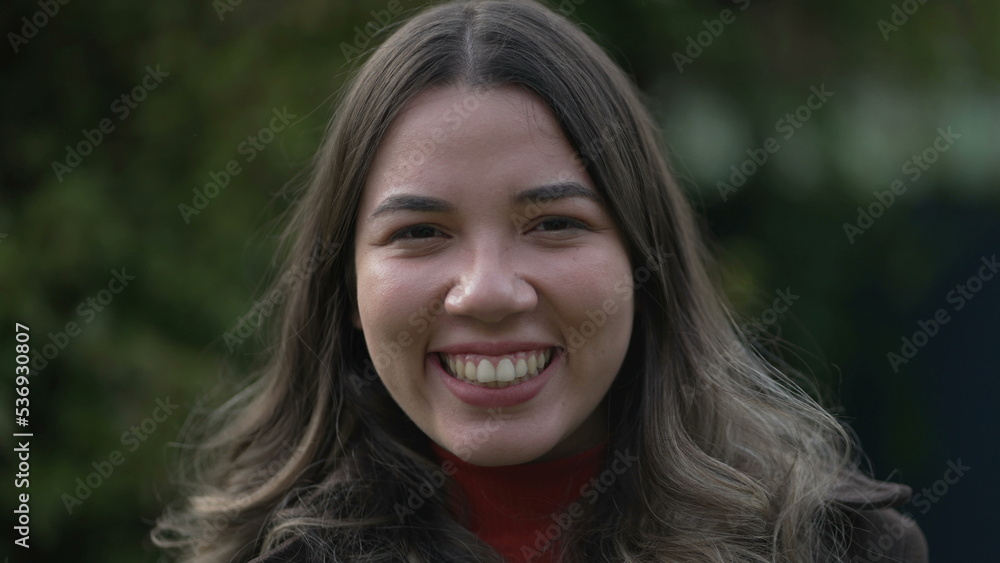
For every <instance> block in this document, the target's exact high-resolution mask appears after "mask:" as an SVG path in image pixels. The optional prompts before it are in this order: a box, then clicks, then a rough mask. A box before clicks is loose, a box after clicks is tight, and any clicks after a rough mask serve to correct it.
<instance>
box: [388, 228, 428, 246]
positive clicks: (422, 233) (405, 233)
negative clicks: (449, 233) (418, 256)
mask: <svg viewBox="0 0 1000 563" xmlns="http://www.w3.org/2000/svg"><path fill="white" fill-rule="evenodd" d="M440 232H441V231H440V230H439V229H438V228H437V227H432V226H430V225H411V226H409V227H405V228H402V229H400V230H398V231H396V232H395V233H393V235H392V237H390V238H389V241H390V242H392V241H396V240H414V239H424V238H432V237H434V236H436V235H437V234H439V233H440Z"/></svg>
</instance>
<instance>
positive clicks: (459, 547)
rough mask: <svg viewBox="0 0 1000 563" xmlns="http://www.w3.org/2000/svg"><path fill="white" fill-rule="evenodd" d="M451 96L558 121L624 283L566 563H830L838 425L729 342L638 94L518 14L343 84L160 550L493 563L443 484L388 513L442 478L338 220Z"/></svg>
mask: <svg viewBox="0 0 1000 563" xmlns="http://www.w3.org/2000/svg"><path fill="white" fill-rule="evenodd" d="M454 84H461V85H465V86H468V87H470V88H472V89H476V88H489V87H494V86H498V85H506V84H515V85H519V86H521V87H524V88H527V89H529V90H531V91H532V92H534V93H535V94H537V95H538V96H540V97H541V98H542V99H543V100H544V101H545V102H546V103H547V104H548V105H549V106H550V107H551V109H552V111H553V113H554V115H555V116H556V119H557V120H558V122H559V124H560V126H561V127H562V130H563V132H564V134H565V135H566V137H567V139H569V141H570V143H571V144H572V145H573V146H574V148H575V149H576V150H577V152H578V155H579V158H580V165H581V166H585V167H586V171H587V173H589V175H590V177H591V178H592V179H593V181H594V184H595V185H596V186H597V188H598V189H599V190H600V191H601V194H602V196H603V198H604V201H605V202H606V205H607V210H608V212H609V214H610V216H611V217H612V218H613V220H614V221H615V222H616V224H617V226H618V228H619V229H620V232H621V233H622V236H623V239H624V240H625V242H626V248H627V251H628V253H629V257H630V260H631V263H632V266H633V272H634V273H635V282H636V283H635V284H634V292H635V295H634V297H635V299H636V307H635V310H636V316H635V325H634V329H633V338H632V342H631V343H630V346H629V350H628V353H627V355H626V358H625V362H624V364H623V366H622V368H621V371H620V372H619V373H618V375H617V378H616V380H615V382H614V384H613V385H612V388H611V390H610V391H609V396H608V401H607V408H608V409H609V413H610V420H611V421H612V427H611V428H610V429H609V430H610V434H611V437H610V445H609V447H610V451H611V452H626V451H627V452H629V453H630V455H634V456H637V457H638V460H639V461H638V462H637V463H635V464H631V465H630V466H629V467H628V469H627V471H625V472H624V473H621V474H618V473H616V475H617V477H616V479H615V480H614V483H613V484H612V485H611V486H610V487H609V489H610V490H609V491H607V492H606V493H605V494H602V495H600V497H599V498H598V499H597V500H596V502H594V503H593V504H592V505H591V506H590V507H589V509H588V511H587V515H586V516H585V517H584V518H581V519H578V520H577V521H576V522H574V524H573V526H572V529H571V530H569V531H568V532H567V535H566V536H565V537H564V538H563V541H562V546H563V550H564V552H565V558H566V559H567V560H579V561H594V560H611V561H668V560H669V561H674V560H676V561H692V560H697V561H734V560H740V561H813V560H817V559H819V558H820V554H833V555H834V556H835V555H836V549H837V546H836V545H834V543H833V539H834V536H835V534H831V533H829V530H830V529H832V524H833V522H832V520H831V518H833V516H832V515H833V511H832V510H831V508H830V507H831V505H830V501H829V498H830V492H831V490H832V488H833V487H834V484H835V482H836V480H837V478H838V474H839V472H840V471H841V470H842V468H844V467H846V466H847V465H848V460H849V457H848V455H849V444H850V440H849V439H848V436H847V434H846V432H845V430H844V429H843V428H842V427H841V426H840V425H839V424H838V423H837V421H836V420H835V419H834V418H833V417H831V416H830V415H829V414H827V413H826V412H825V411H824V410H823V409H822V408H820V407H819V406H818V405H817V404H816V403H815V402H814V401H813V400H812V399H810V398H809V397H808V395H807V394H806V393H804V392H803V391H802V390H801V389H800V388H799V387H798V386H796V385H795V384H794V383H793V382H792V381H791V380H790V379H789V378H788V377H787V376H786V375H785V374H783V373H782V372H781V371H779V370H777V369H775V368H774V367H772V366H771V365H770V364H769V363H768V362H766V361H765V360H764V359H762V358H761V356H760V355H759V354H758V353H757V352H756V351H755V350H754V349H753V348H752V347H751V346H750V345H749V344H748V343H747V340H746V338H745V337H744V335H742V334H741V333H740V330H739V328H738V325H737V323H736V322H735V321H734V320H733V318H732V315H731V314H730V313H729V309H728V308H727V305H726V304H725V301H724V299H723V297H722V295H721V292H720V291H719V290H718V289H717V288H716V284H714V283H713V279H712V277H711V276H710V272H711V267H710V260H709V257H708V253H707V251H706V248H705V247H704V244H703V242H702V239H701V236H700V234H699V231H698V228H697V225H696V222H695V219H694V214H693V211H692V210H691V208H690V205H689V204H688V202H687V200H686V198H685V195H684V193H683V191H682V190H681V188H680V187H679V186H678V184H677V182H676V181H675V179H674V177H673V175H672V173H671V170H670V168H669V167H668V164H667V162H666V158H665V156H664V150H663V144H662V142H661V139H660V138H659V133H658V131H657V128H656V125H655V123H654V121H653V120H652V118H651V117H650V114H649V113H648V111H647V110H646V109H645V107H644V104H643V102H642V100H641V98H640V96H639V94H638V92H637V91H636V88H635V86H634V85H633V84H632V83H631V81H630V80H629V79H628V77H627V76H626V75H625V74H624V73H623V72H622V71H621V70H620V69H619V67H618V66H616V65H615V64H614V62H613V61H612V60H611V59H610V58H609V57H608V56H607V55H606V54H605V53H604V51H602V49H601V48H600V47H599V46H598V45H597V44H596V43H595V42H594V41H593V40H591V39H590V38H589V37H588V36H587V35H586V34H585V33H583V32H582V31H581V30H580V29H579V28H577V27H576V26H575V25H574V24H572V23H571V22H569V21H568V20H566V19H565V18H563V17H562V16H560V15H558V14H556V13H555V12H553V11H551V10H549V9H547V8H545V7H543V6H541V5H539V4H537V3H534V2H530V1H519V0H481V1H480V0H473V1H465V2H449V3H446V4H443V5H437V6H434V7H432V8H430V9H428V10H426V11H424V12H422V13H420V14H419V15H417V16H415V17H414V18H412V19H411V20H410V21H408V22H407V23H406V24H405V25H403V26H402V27H401V28H400V29H398V30H397V31H396V32H394V33H393V34H392V35H391V36H390V37H389V38H388V39H387V40H386V41H385V42H384V44H382V45H381V46H380V47H379V48H378V49H377V50H375V51H374V52H373V53H372V55H371V56H370V58H369V59H368V60H367V61H366V63H365V64H364V65H363V66H362V67H361V68H360V70H359V72H358V73H357V75H356V76H355V77H354V79H353V81H352V82H351V83H350V85H349V88H348V89H347V90H346V92H345V94H344V96H343V99H342V100H341V103H340V104H339V109H338V110H337V112H336V114H335V115H334V118H333V120H332V121H331V124H330V126H329V129H328V131H327V133H326V137H325V140H324V142H323V145H322V147H321V148H320V149H319V151H318V153H317V155H316V159H315V162H314V166H313V172H312V176H311V179H310V182H309V184H308V186H307V188H306V190H305V191H304V193H303V194H302V195H301V198H300V199H299V201H298V203H297V206H296V208H295V211H294V215H293V217H292V218H291V220H290V222H289V224H288V228H287V241H288V254H287V256H288V259H287V266H286V268H287V269H289V270H290V269H293V268H299V269H300V270H301V269H302V264H304V263H309V264H310V266H309V267H308V268H306V269H305V271H306V272H307V275H304V276H303V279H302V282H301V283H298V284H294V285H292V286H291V287H290V288H287V299H286V302H285V303H284V307H283V309H282V315H281V317H280V330H279V331H278V333H277V334H276V336H275V338H276V341H275V345H274V347H273V349H272V353H271V357H270V359H269V363H268V364H267V365H266V366H265V368H264V369H263V370H261V372H260V374H259V377H258V378H257V379H256V380H255V382H254V383H253V384H252V385H250V386H248V387H247V388H246V389H245V390H243V391H242V392H240V393H239V394H238V395H237V396H236V397H235V398H234V399H233V400H232V401H230V402H228V403H227V404H225V405H223V406H222V407H221V408H220V409H218V410H217V411H215V412H214V413H213V414H212V416H210V417H209V419H208V421H207V422H206V423H204V427H206V428H211V429H212V430H213V433H211V434H209V435H208V437H200V438H198V439H199V440H200V443H201V445H200V446H199V447H198V448H197V449H196V450H195V452H194V455H193V456H191V459H190V460H188V461H187V462H186V463H187V464H188V467H189V468H190V469H191V476H190V477H189V479H188V481H189V482H190V483H191V484H192V487H191V490H190V491H189V496H188V497H187V499H186V501H184V502H183V503H182V504H181V505H179V506H178V507H176V508H175V509H173V510H171V511H168V512H167V513H165V515H164V516H163V517H162V518H161V519H160V521H159V523H158V525H157V528H156V529H155V530H154V539H155V541H156V542H157V543H158V544H159V545H161V546H164V547H171V548H175V549H176V551H177V552H178V553H179V554H180V555H181V559H182V560H184V561H230V560H235V561H243V560H246V559H248V558H249V557H250V556H251V555H252V554H254V553H257V552H259V551H260V550H262V549H265V548H268V547H272V546H275V545H277V544H279V543H280V542H282V541H283V540H286V539H288V538H298V540H299V541H301V542H302V545H303V546H305V549H307V550H310V551H311V552H312V553H313V554H314V555H315V557H316V558H317V559H320V558H322V557H326V558H328V559H330V560H338V561H339V560H354V559H358V560H365V561H389V560H400V559H403V560H410V561H427V562H438V561H499V556H498V555H497V554H495V553H494V552H492V550H491V549H490V548H489V547H488V546H486V545H484V544H483V543H482V542H480V541H479V540H478V539H477V538H476V537H475V536H474V535H472V534H471V533H470V532H469V531H468V530H466V529H465V528H463V527H462V526H461V525H459V524H458V523H457V522H456V521H455V519H454V518H453V517H452V516H451V514H450V512H449V510H448V502H447V501H446V498H445V497H446V495H445V487H436V486H435V487H432V488H431V489H430V490H431V491H432V493H431V494H429V495H426V497H424V496H422V497H421V498H424V499H425V500H423V501H421V503H419V504H420V505H419V507H418V508H417V509H415V510H413V511H410V512H412V514H410V513H407V514H405V515H403V514H400V511H399V510H398V509H399V507H400V505H401V503H402V504H403V505H404V506H405V505H406V502H407V501H406V499H407V497H408V495H410V494H412V492H413V491H414V490H418V489H419V488H420V487H421V486H424V487H425V488H424V489H423V490H427V489H426V485H427V484H428V483H434V479H435V475H436V474H435V470H436V467H435V465H434V464H433V462H432V461H431V460H432V459H433V457H432V456H431V454H430V451H429V450H428V448H427V446H425V445H422V444H426V443H427V439H426V437H422V434H421V433H420V431H419V430H418V429H417V428H416V427H415V426H414V425H413V424H412V422H410V421H409V420H408V419H407V417H406V416H405V415H404V414H403V413H402V411H401V410H400V409H399V408H398V407H397V406H396V404H395V403H394V402H393V400H392V399H391V397H390V396H389V394H388V393H387V392H386V390H385V388H384V386H383V385H382V383H381V381H380V380H379V378H378V375H377V372H376V370H375V367H374V365H373V362H372V360H371V358H369V357H368V353H367V350H366V347H365V345H364V341H363V337H362V335H361V334H360V333H359V331H357V330H356V329H354V328H353V327H352V325H351V322H350V314H351V311H352V309H353V303H355V291H356V289H355V287H354V274H353V269H352V268H353V245H354V240H353V233H354V228H355V220H356V214H357V209H358V204H359V200H360V197H361V193H362V189H363V186H364V182H365V178H366V175H367V173H368V169H369V167H370V166H371V163H372V160H373V158H374V156H375V153H376V150H377V148H378V146H379V143H380V141H381V139H382V137H383V135H384V134H385V132H386V129H387V128H388V127H389V125H390V123H391V122H392V121H393V119H394V117H395V116H396V114H397V112H399V110H400V108H401V107H402V106H403V105H404V104H405V103H406V102H407V101H408V100H409V99H411V98H412V97H413V96H414V95H415V94H417V93H419V92H421V91H423V90H425V89H427V88H431V87H435V86H445V85H454ZM317 257H320V258H317ZM610 457H612V458H613V457H614V456H610ZM407 558H408V559H407Z"/></svg>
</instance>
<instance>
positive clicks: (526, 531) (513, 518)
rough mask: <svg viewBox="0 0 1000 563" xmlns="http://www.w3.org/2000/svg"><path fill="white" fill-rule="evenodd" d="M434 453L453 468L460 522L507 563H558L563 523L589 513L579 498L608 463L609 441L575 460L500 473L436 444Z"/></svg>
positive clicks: (454, 506) (573, 457)
mask: <svg viewBox="0 0 1000 563" xmlns="http://www.w3.org/2000/svg"><path fill="white" fill-rule="evenodd" d="M432 448H433V450H434V453H435V454H436V455H437V457H438V459H439V461H441V462H442V463H444V462H451V464H452V465H451V466H446V467H445V468H446V469H447V470H448V471H447V473H449V474H451V475H452V477H453V479H454V481H455V484H456V485H457V488H456V489H455V490H453V491H452V502H451V504H452V511H453V513H454V514H455V516H456V519H457V520H458V521H459V522H461V523H462V524H463V525H465V526H466V527H467V528H469V529H470V530H471V531H472V532H474V533H475V534H476V535H478V536H479V538H480V539H482V540H483V541H485V542H486V543H488V544H490V545H491V546H493V548H494V549H496V550H497V551H498V552H500V553H501V554H502V555H503V556H504V557H505V560H506V561H511V562H519V561H532V562H533V563H542V562H546V561H556V558H555V554H556V552H557V551H558V541H557V540H558V537H559V536H561V535H562V534H563V533H564V532H565V528H566V525H565V523H566V522H567V521H572V520H575V519H578V518H579V517H580V516H582V515H583V514H584V513H585V512H586V509H587V507H589V503H588V501H587V500H582V499H581V498H580V497H581V495H583V494H584V492H585V491H586V490H587V489H588V488H590V487H591V485H590V481H591V480H592V479H593V478H594V476H596V475H597V473H598V471H599V470H600V468H601V466H602V465H603V463H604V459H605V456H606V450H607V440H606V439H605V440H604V441H602V442H601V443H599V444H597V445H595V446H592V447H590V448H587V449H585V450H583V451H579V452H578V453H576V454H574V455H570V456H563V457H560V458H558V459H546V460H544V461H537V462H533V463H526V464H521V465H508V466H501V467H485V466H480V465H473V464H471V463H468V462H466V461H465V460H463V459H461V458H459V457H458V456H456V455H454V454H452V453H451V452H449V451H447V450H445V449H444V448H441V447H440V446H438V445H437V444H433V443H432ZM452 469H454V470H453V471H452ZM588 498H589V497H588ZM553 526H555V528H553ZM550 528H552V529H555V530H557V531H558V534H555V533H549V531H550V530H549V529H550Z"/></svg>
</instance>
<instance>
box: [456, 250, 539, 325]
mask: <svg viewBox="0 0 1000 563" xmlns="http://www.w3.org/2000/svg"><path fill="white" fill-rule="evenodd" d="M466 256H467V257H468V256H469V255H468V254H466ZM513 258H514V257H513V256H512V253H511V252H509V249H505V248H501V247H500V246H499V245H497V244H495V243H492V244H481V245H479V247H478V248H477V249H476V250H475V252H473V253H472V255H471V258H468V259H466V260H465V261H464V264H463V266H461V267H460V274H459V279H458V282H457V283H456V284H455V285H454V286H452V288H451V289H450V290H449V291H448V294H447V296H446V297H445V304H444V307H445V311H446V312H447V313H449V314H453V315H462V316H467V317H472V318H475V319H478V320H481V321H483V322H487V323H497V322H500V321H501V320H503V319H504V318H506V317H507V316H509V315H513V314H516V313H522V312H525V311H530V310H532V309H534V308H535V306H536V305H537V304H538V294H537V293H536V292H535V288H534V287H532V285H531V284H530V283H528V281H526V280H525V279H523V278H522V277H521V275H520V274H519V273H518V272H517V271H516V268H515V266H516V264H515V263H514V262H516V260H514V259H513Z"/></svg>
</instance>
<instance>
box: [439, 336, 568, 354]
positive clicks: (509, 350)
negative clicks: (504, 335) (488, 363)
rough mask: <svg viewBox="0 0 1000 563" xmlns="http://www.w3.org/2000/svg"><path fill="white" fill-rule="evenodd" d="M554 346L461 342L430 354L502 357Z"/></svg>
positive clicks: (548, 344)
mask: <svg viewBox="0 0 1000 563" xmlns="http://www.w3.org/2000/svg"><path fill="white" fill-rule="evenodd" d="M554 346H556V345H555V344H550V343H548V342H532V341H525V340H519V341H513V340H508V341H505V342H463V343H460V344H450V345H448V346H442V347H440V348H438V349H436V350H433V351H432V352H443V353H445V354H482V355H484V356H502V355H504V354H513V353H514V352H527V351H529V350H544V349H547V348H552V347H554Z"/></svg>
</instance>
